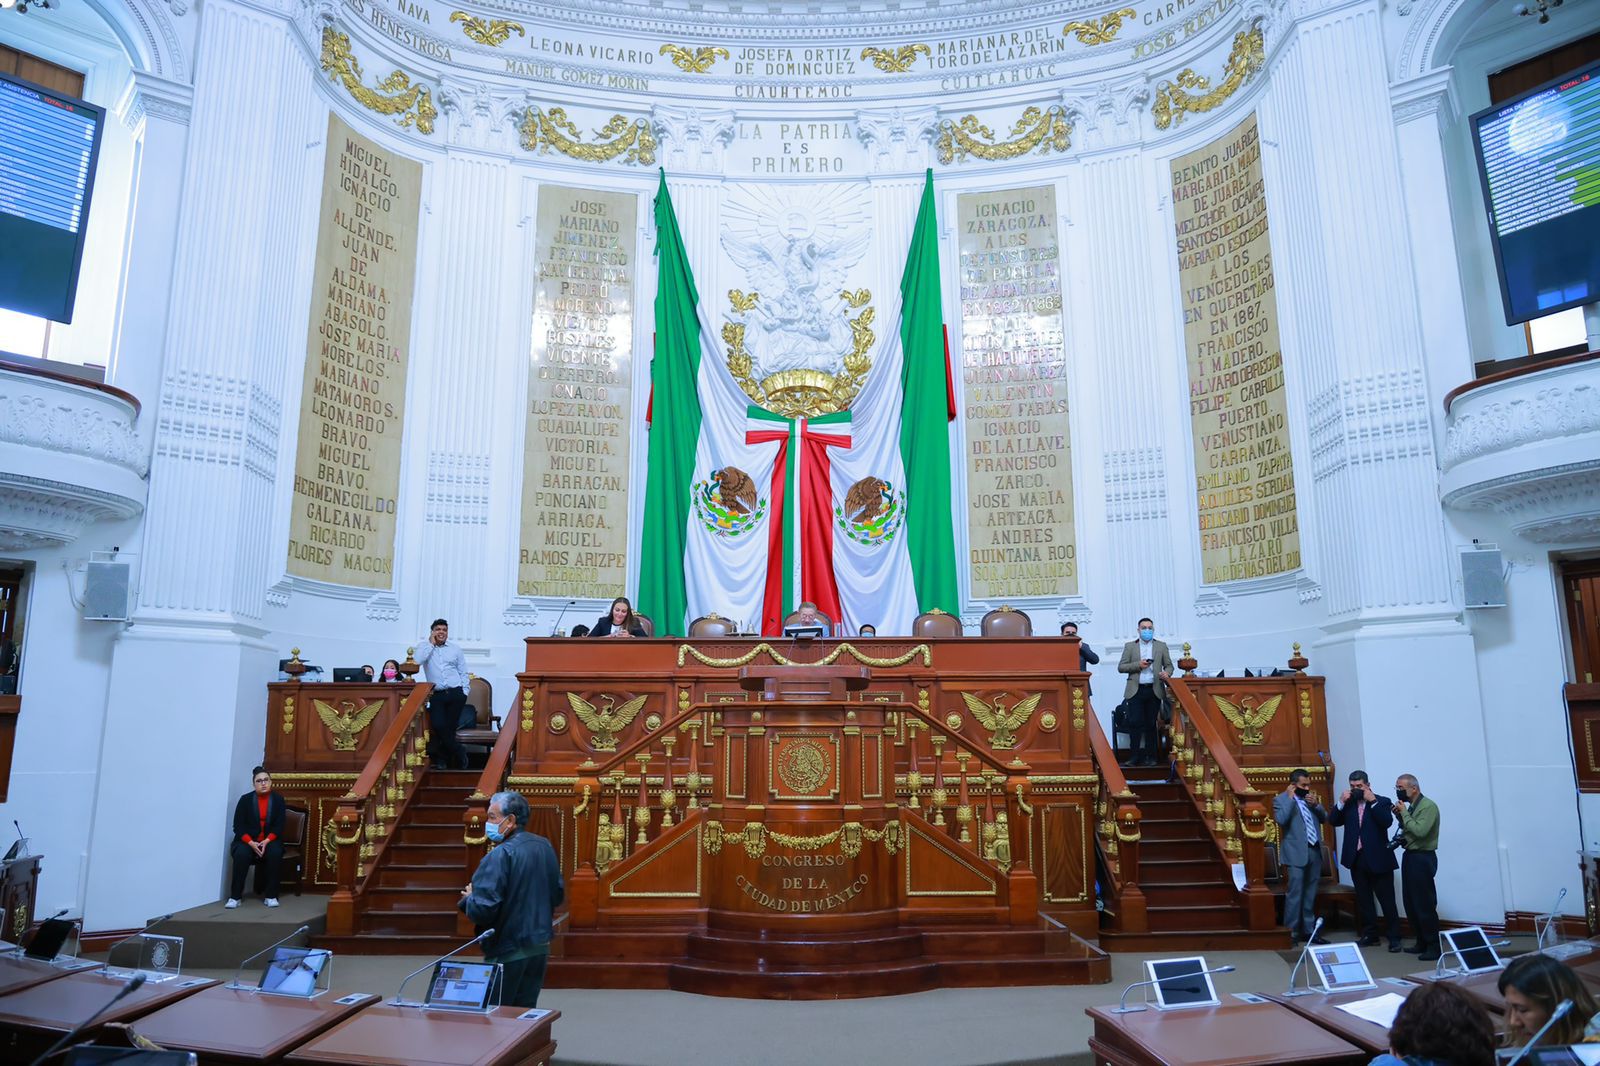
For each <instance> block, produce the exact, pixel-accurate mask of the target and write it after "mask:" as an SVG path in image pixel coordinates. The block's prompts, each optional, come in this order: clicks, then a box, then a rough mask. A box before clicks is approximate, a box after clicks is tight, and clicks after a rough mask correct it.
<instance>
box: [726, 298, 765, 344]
mask: <svg viewBox="0 0 1600 1066" xmlns="http://www.w3.org/2000/svg"><path fill="white" fill-rule="evenodd" d="M760 300H761V294H760V293H759V292H751V293H746V292H745V291H744V290H743V289H729V290H728V302H729V303H730V304H732V305H733V309H734V310H735V311H737V312H739V313H740V314H744V313H745V312H746V311H752V310H754V309H755V306H756V304H757V303H759V302H760ZM742 335H743V334H742V333H741V336H742Z"/></svg>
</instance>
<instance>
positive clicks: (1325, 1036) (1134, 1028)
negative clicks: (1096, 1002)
mask: <svg viewBox="0 0 1600 1066" xmlns="http://www.w3.org/2000/svg"><path fill="white" fill-rule="evenodd" d="M1085 1013H1086V1014H1088V1015H1089V1017H1090V1018H1093V1019H1094V1033H1093V1035H1091V1036H1090V1037H1089V1050H1090V1051H1092V1052H1094V1055H1095V1064H1096V1066H1100V1064H1102V1063H1109V1064H1110V1066H1168V1064H1172V1066H1178V1064H1182V1066H1270V1064H1273V1063H1327V1064H1330V1066H1365V1063H1366V1062H1367V1060H1368V1059H1370V1058H1371V1057H1372V1056H1371V1054H1370V1053H1368V1052H1366V1051H1363V1050H1362V1049H1361V1048H1360V1047H1358V1046H1357V1045H1355V1044H1352V1043H1350V1042H1348V1041H1346V1040H1342V1039H1340V1038H1339V1037H1337V1036H1335V1035H1333V1034H1332V1033H1331V1032H1329V1031H1328V1030H1327V1029H1325V1028H1323V1027H1322V1026H1320V1025H1318V1024H1317V1023H1316V1022H1313V1021H1311V1020H1309V1019H1307V1018H1304V1017H1301V1016H1300V1015H1299V1014H1297V1013H1295V1012H1294V1011H1292V1010H1290V1009H1289V1008H1288V1007H1285V1006H1283V1005H1282V1004H1280V1003H1271V1002H1269V1003H1241V1002H1240V1001H1238V1000H1236V999H1233V998H1232V997H1231V996H1229V997H1226V998H1225V999H1224V1000H1223V1003H1222V1005H1221V1006H1220V1007H1191V1008H1188V1009H1185V1010H1170V1011H1159V1010H1156V1009H1155V1008H1154V1007H1151V1008H1150V1009H1148V1010H1144V1011H1140V1012H1138V1013H1136V1014H1115V1013H1113V1012H1112V1009H1111V1008H1110V1007H1090V1008H1088V1010H1087V1011H1085Z"/></svg>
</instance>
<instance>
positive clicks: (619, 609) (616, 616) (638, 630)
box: [589, 596, 644, 637]
mask: <svg viewBox="0 0 1600 1066" xmlns="http://www.w3.org/2000/svg"><path fill="white" fill-rule="evenodd" d="M589 635H590V636H591V637H642V636H644V626H642V625H640V624H639V619H637V618H635V617H634V614H633V604H631V603H629V602H628V597H626V596H618V597H617V598H616V599H614V600H612V601H611V613H610V614H608V615H605V616H604V617H602V618H601V619H600V621H598V622H596V623H595V624H594V628H593V629H591V630H589Z"/></svg>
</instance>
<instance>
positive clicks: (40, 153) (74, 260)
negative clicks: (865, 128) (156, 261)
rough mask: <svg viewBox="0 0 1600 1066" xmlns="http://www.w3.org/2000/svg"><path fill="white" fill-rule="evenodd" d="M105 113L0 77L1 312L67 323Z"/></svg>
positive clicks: (28, 83) (75, 290)
mask: <svg viewBox="0 0 1600 1066" xmlns="http://www.w3.org/2000/svg"><path fill="white" fill-rule="evenodd" d="M104 125H105V111H104V109H102V108H98V107H96V106H94V105H93V104H91V103H87V102H85V101H83V100H79V99H78V98H77V97H73V96H67V95H66V94H64V93H58V92H55V91H54V90H51V89H46V88H45V87H44V86H42V85H35V84H33V82H31V81H24V80H22V79H21V78H17V77H13V76H12V75H10V74H0V248H4V249H5V254H4V255H0V307H6V308H9V309H10V310H12V311H21V312H22V313H23V314H28V315H38V316H39V317H40V318H48V319H53V320H54V321H56V322H71V321H72V307H73V304H74V302H75V301H76V300H77V295H78V267H79V266H80V265H81V263H82V262H83V235H84V226H85V224H86V223H87V222H88V220H89V196H90V193H91V192H93V191H94V168H95V160H96V159H97V158H98V156H99V154H100V131H101V129H102V128H103V127H104Z"/></svg>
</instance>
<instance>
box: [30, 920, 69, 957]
mask: <svg viewBox="0 0 1600 1066" xmlns="http://www.w3.org/2000/svg"><path fill="white" fill-rule="evenodd" d="M77 924H78V923H77V921H76V920H75V919H71V918H46V919H45V920H44V921H43V922H41V923H40V924H39V928H38V929H36V930H35V931H34V934H33V939H32V940H30V941H28V943H27V945H26V946H25V947H24V948H23V949H22V953H23V954H24V955H26V956H28V958H30V959H40V960H42V961H44V962H49V961H50V960H51V959H53V958H55V957H56V956H57V955H59V954H61V948H62V945H64V944H65V943H66V942H67V937H69V936H71V935H72V930H73V927H74V926H76V925H77Z"/></svg>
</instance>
